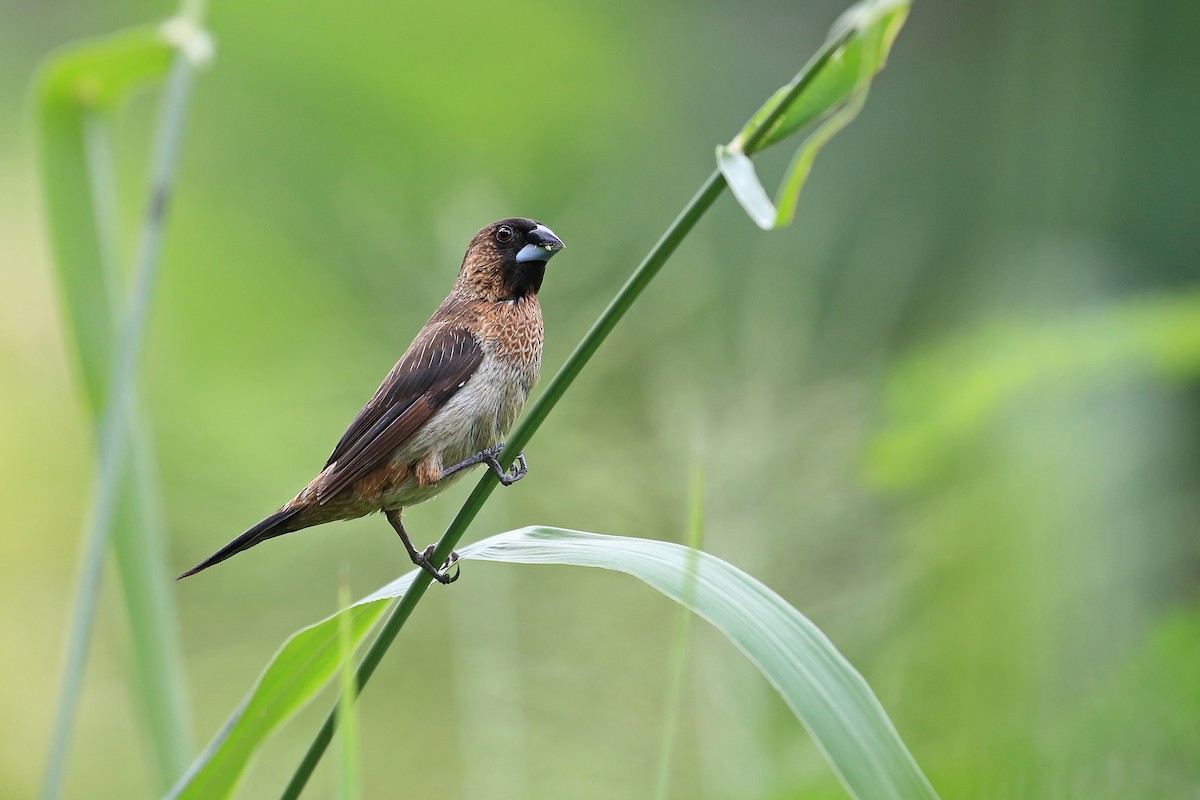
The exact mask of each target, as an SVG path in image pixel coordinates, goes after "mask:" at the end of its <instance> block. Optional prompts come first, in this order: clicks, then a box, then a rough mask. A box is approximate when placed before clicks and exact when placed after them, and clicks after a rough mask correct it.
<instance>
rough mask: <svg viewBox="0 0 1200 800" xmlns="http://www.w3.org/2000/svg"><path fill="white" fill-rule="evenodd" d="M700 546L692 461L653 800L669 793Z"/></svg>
mask: <svg viewBox="0 0 1200 800" xmlns="http://www.w3.org/2000/svg"><path fill="white" fill-rule="evenodd" d="M703 545H704V470H703V468H702V467H701V465H700V462H699V460H696V461H693V463H692V469H691V475H690V476H689V486H688V522H687V546H688V548H690V550H691V551H692V552H691V554H689V555H690V556H691V560H690V561H689V562H688V564H687V574H686V575H685V576H684V585H683V597H684V601H683V603H682V604H681V605H680V607H679V618H678V619H677V620H676V621H675V633H674V636H673V637H672V640H671V656H670V660H669V661H668V662H667V687H666V690H665V692H664V696H665V699H664V701H663V725H662V734H661V736H660V737H659V749H658V780H657V782H656V784H655V791H654V797H655V798H656V800H667V797H668V796H670V793H671V764H672V763H673V762H674V760H675V739H676V736H677V731H678V730H679V711H680V708H681V707H682V705H683V676H684V672H685V671H686V669H687V655H688V647H689V645H690V643H691V639H692V614H691V611H690V610H689V609H690V607H691V606H692V605H694V598H695V594H696V556H695V554H696V553H698V552H700V550H701V548H702V547H703Z"/></svg>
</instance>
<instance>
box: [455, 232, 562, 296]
mask: <svg viewBox="0 0 1200 800" xmlns="http://www.w3.org/2000/svg"><path fill="white" fill-rule="evenodd" d="M563 247H564V245H563V243H562V240H560V239H559V238H558V237H557V236H555V235H554V231H552V230H550V229H549V228H547V227H546V226H545V225H543V224H542V223H540V222H538V221H537V220H533V219H525V218H524V217H512V218H510V219H502V220H500V221H499V222H493V223H492V224H491V225H488V226H487V227H485V228H483V229H482V230H480V231H479V233H477V234H475V237H474V238H473V239H471V244H470V245H468V246H467V254H466V255H465V256H464V257H463V263H462V269H460V270H459V273H458V285H459V288H461V289H462V290H465V291H467V292H470V293H471V294H475V295H478V296H481V297H485V298H487V299H490V300H518V299H520V298H522V297H524V296H525V295H530V294H532V295H536V294H537V293H538V289H540V288H541V287H542V277H543V276H544V275H545V274H546V262H547V261H549V260H550V259H551V258H552V257H553V256H554V254H555V253H557V252H558V251H559V250H562V249H563Z"/></svg>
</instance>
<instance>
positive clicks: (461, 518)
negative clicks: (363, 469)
mask: <svg viewBox="0 0 1200 800" xmlns="http://www.w3.org/2000/svg"><path fill="white" fill-rule="evenodd" d="M885 1H886V2H891V3H899V4H902V5H903V6H904V8H905V9H907V6H908V3H907V0H885ZM876 2H879V0H867V2H866V3H860V4H859V5H858V6H855V7H853V8H852V9H851V11H853V10H854V9H857V8H859V7H860V6H863V5H872V6H873V5H874V4H875V3H876ZM848 13H850V12H848ZM845 18H846V17H845V15H843V19H845ZM895 31H898V27H896V28H894V30H893V34H892V35H894V32H895ZM851 35H853V28H852V27H851V28H850V29H848V31H847V32H846V33H844V34H841V35H840V36H838V37H836V38H834V39H833V40H831V41H830V42H827V43H826V45H825V46H824V47H822V49H821V50H820V51H819V52H818V53H817V54H816V55H815V56H814V57H813V58H812V59H811V60H810V61H809V63H808V64H806V65H805V66H804V68H803V69H801V70H800V73H799V74H798V75H797V76H796V78H795V80H793V81H792V83H791V84H789V85H788V86H787V87H786V88H785V90H783V91H782V93H778V96H779V100H778V101H777V102H775V103H774V105H772V104H771V103H770V102H768V104H767V106H766V107H764V109H763V110H761V111H759V112H758V113H757V114H756V115H755V118H754V124H752V125H751V126H748V127H747V128H746V129H743V131H742V133H740V134H739V135H738V137H737V141H739V142H740V143H741V147H742V150H743V151H744V152H746V153H753V152H755V151H756V150H757V149H759V148H760V147H761V146H762V145H763V143H764V142H766V141H767V137H768V135H770V136H773V137H776V139H775V140H777V138H778V134H777V132H776V130H775V125H776V123H777V122H778V121H779V120H780V119H782V118H783V116H784V115H785V114H786V113H787V112H788V111H789V109H791V108H792V106H793V104H794V103H795V102H796V101H797V99H798V98H800V97H802V95H803V93H804V90H805V88H806V87H808V86H809V85H810V83H811V82H812V77H813V75H815V73H816V72H817V71H819V70H820V69H821V68H822V67H823V65H824V64H825V62H826V61H828V59H829V58H830V57H831V56H832V55H833V53H834V52H835V51H836V49H837V47H839V46H840V45H841V44H842V43H843V41H844V39H843V37H849V36H851ZM889 44H890V42H889ZM725 186H726V182H725V178H724V176H723V175H722V174H721V171H720V170H719V169H718V170H717V171H715V172H713V173H712V174H711V175H709V177H708V179H707V180H706V181H705V182H704V184H703V185H702V186H701V187H700V189H699V191H697V192H696V194H695V195H694V196H693V197H692V199H691V200H690V201H689V202H688V204H687V205H686V206H685V207H684V209H683V211H681V212H680V213H679V216H677V217H676V218H675V220H674V221H673V222H672V223H671V225H670V226H669V227H668V228H667V230H666V232H665V233H664V234H663V235H662V237H661V238H660V239H659V240H658V241H657V242H656V243H655V244H654V246H653V247H652V248H651V250H650V252H649V253H648V254H647V255H646V257H645V258H644V259H642V262H641V263H640V264H639V265H638V266H637V268H636V269H635V270H634V272H633V274H632V275H631V276H630V277H629V279H628V280H627V281H626V282H625V285H624V286H622V287H621V289H620V290H619V291H618V292H617V294H616V296H615V297H614V298H613V299H612V302H610V303H609V304H608V307H607V308H605V309H604V311H603V312H602V313H601V315H600V317H599V319H597V320H596V322H595V323H594V324H593V325H592V327H591V329H590V330H589V331H588V332H587V333H586V334H585V335H584V337H583V339H582V340H580V342H579V344H578V345H576V347H575V349H574V350H573V351H572V352H571V355H570V356H568V357H567V360H566V362H565V363H564V364H563V366H562V367H561V368H560V369H559V371H558V372H557V373H556V374H555V376H554V378H553V379H551V381H550V384H549V386H547V387H546V391H545V392H544V393H543V394H542V396H541V397H539V398H538V400H537V402H536V403H534V404H533V407H532V408H531V409H530V410H529V412H528V413H527V414H526V415H525V417H524V418H523V419H522V420H521V422H520V423H518V425H517V427H516V428H515V429H514V430H513V432H512V435H511V436H509V438H508V442H507V444H506V446H505V448H504V452H502V453H501V454H500V457H499V458H500V460H501V461H502V462H503V463H506V464H507V463H510V462H511V461H512V460H513V459H515V458H516V456H517V453H519V452H521V450H522V449H524V447H525V445H526V444H528V442H529V440H530V439H531V438H532V437H533V435H534V433H536V432H537V429H538V428H539V427H541V424H542V423H543V422H544V421H545V419H546V417H547V416H549V414H550V412H551V411H552V410H553V408H554V406H555V405H557V404H558V401H559V400H560V399H562V396H563V394H565V393H566V391H567V389H568V388H569V387H570V385H571V384H572V383H573V382H574V381H575V378H576V377H577V376H578V375H579V373H580V372H581V371H582V370H583V368H584V366H586V365H587V362H588V361H590V360H591V358H592V356H593V355H595V353H596V351H597V350H598V349H600V345H601V344H603V342H604V340H605V339H607V338H608V335H609V334H610V333H612V331H613V329H614V328H615V327H616V325H617V323H618V322H620V321H621V318H622V317H624V316H625V314H626V312H628V311H629V309H630V308H631V307H632V306H633V304H634V302H635V301H636V300H637V298H638V297H640V296H641V294H642V292H643V291H645V289H646V287H647V286H648V285H649V284H650V282H651V281H652V280H654V277H655V276H656V275H657V274H658V272H659V270H661V269H662V267H663V265H664V264H665V263H666V262H667V259H669V258H670V257H671V255H672V254H673V253H674V252H675V249H676V248H677V247H679V244H680V242H682V241H683V240H684V238H686V237H687V235H688V233H690V232H691V230H692V228H693V227H695V225H696V223H697V222H698V221H699V220H700V218H701V217H703V216H704V214H705V212H707V211H708V209H709V208H710V207H711V206H712V204H713V203H714V202H716V199H717V198H718V197H720V195H721V192H723V191H724V190H725ZM497 485H499V482H498V481H497V480H496V479H495V476H494V475H490V474H489V475H484V476H483V477H482V478H481V479H480V480H479V482H478V483H477V484H475V488H474V489H473V490H472V491H471V494H470V495H469V496H468V497H467V499H466V501H465V502H464V503H463V505H462V507H461V508H460V509H459V511H458V514H457V515H455V517H454V519H453V520H452V521H451V523H450V525H449V527H447V529H446V532H445V533H444V534H442V538H441V539H439V540H438V544H437V546H436V547H435V548H434V552H433V554H432V555H431V556H430V558H431V560H433V562H434V563H435V564H440V563H442V562H443V561H445V560H446V559H447V558H448V557H449V555H450V553H451V551H453V550H454V547H455V546H456V545H457V544H458V542H459V540H460V539H461V538H462V537H463V535H464V534H465V533H466V531H467V527H468V526H469V525H470V524H471V522H472V521H473V520H474V519H475V517H476V516H477V515H478V514H479V510H480V509H481V508H482V507H483V504H484V503H485V502H486V501H487V499H488V497H489V496H490V495H491V493H492V492H493V491H494V490H495V488H496V486H497ZM431 580H432V578H430V577H429V575H427V574H424V575H418V576H417V577H416V579H415V580H414V581H413V583H412V586H411V587H410V588H409V589H408V591H406V592H405V594H404V596H403V597H402V598H401V599H400V602H399V604H398V605H397V606H396V608H395V610H393V612H392V614H391V616H389V617H388V619H387V621H386V622H385V623H384V625H383V628H382V629H381V630H380V632H379V636H378V637H377V638H376V640H375V641H374V642H372V643H371V646H370V647H369V648H368V649H367V652H366V655H365V656H363V660H362V662H361V663H360V664H359V667H358V672H357V677H358V689H359V693H360V694H361V692H362V690H363V687H365V686H366V684H367V681H369V680H370V679H371V675H372V674H374V672H375V668H376V667H378V666H379V662H380V661H381V660H382V659H383V656H384V654H385V653H386V652H387V650H388V648H389V647H391V645H392V642H394V641H395V639H396V636H397V635H398V634H399V633H400V630H401V629H402V628H403V627H404V623H405V622H406V621H407V620H408V618H409V616H410V615H411V614H412V612H413V609H414V608H415V607H416V605H417V603H419V602H420V601H421V598H422V597H423V596H424V595H425V591H426V590H427V589H428V588H429V583H430V581H431ZM336 727H337V716H336V709H335V710H334V711H331V712H330V713H329V715H328V716H326V718H325V722H324V723H323V724H322V725H321V728H320V730H318V731H317V734H316V736H315V737H314V738H313V741H312V744H311V745H310V746H309V748H308V751H307V752H306V753H305V754H304V757H303V759H301V761H300V764H299V765H298V766H297V768H296V772H295V773H294V774H293V775H292V779H291V781H289V782H288V785H287V786H286V787H285V788H284V791H283V794H282V795H281V797H282V798H283V800H294V799H295V798H297V797H299V796H300V792H301V791H303V789H304V786H305V784H306V783H307V782H308V779H309V777H311V775H312V773H313V770H315V769H316V766H317V764H318V763H319V762H320V760H321V757H322V756H323V755H324V753H325V750H326V748H328V747H329V743H330V741H331V740H332V738H333V732H334V729H335V728H336Z"/></svg>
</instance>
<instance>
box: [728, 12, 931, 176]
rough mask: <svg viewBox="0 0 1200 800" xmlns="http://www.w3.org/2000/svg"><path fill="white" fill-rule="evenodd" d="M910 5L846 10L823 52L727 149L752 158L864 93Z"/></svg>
mask: <svg viewBox="0 0 1200 800" xmlns="http://www.w3.org/2000/svg"><path fill="white" fill-rule="evenodd" d="M911 5H912V3H911V0H863V1H862V2H860V3H856V4H855V5H853V6H851V7H850V8H849V9H847V10H846V12H845V13H843V14H842V16H840V17H839V18H838V20H837V22H835V23H834V24H833V27H832V28H830V29H829V35H828V36H827V37H826V38H825V47H824V48H823V49H822V52H821V53H820V54H818V56H817V57H815V58H814V59H813V60H812V61H811V62H809V64H808V65H806V66H805V67H804V69H802V70H801V71H800V73H799V74H798V75H797V76H796V77H795V78H794V79H793V80H792V81H791V83H789V84H788V85H787V86H784V87H783V88H781V89H779V90H778V91H777V92H775V94H773V95H771V97H770V98H769V99H768V100H767V102H766V103H764V104H763V106H762V108H760V109H759V110H758V111H757V112H755V114H754V116H752V117H751V118H750V121H749V122H748V123H746V126H745V128H743V129H742V132H741V133H739V134H738V135H737V137H736V138H735V139H734V140H733V142H731V143H730V147H732V148H734V149H738V150H740V149H745V150H746V151H747V153H748V154H749V155H753V154H754V153H756V152H758V151H759V150H762V149H764V148H766V147H769V146H771V145H773V144H775V143H776V142H781V141H783V140H784V139H786V138H787V137H789V136H791V135H792V134H793V133H796V132H797V131H799V130H800V129H801V128H804V127H806V126H807V125H809V124H811V123H812V122H815V121H816V120H818V119H820V118H821V117H823V116H825V115H826V114H828V113H830V112H831V111H833V110H834V109H835V108H837V107H838V106H840V105H842V104H843V103H846V102H847V101H849V100H850V98H851V97H852V96H853V95H855V94H857V93H858V92H859V91H861V90H863V89H865V88H867V86H868V85H869V84H870V82H871V78H873V77H874V76H875V74H876V73H878V72H879V71H880V70H881V69H883V67H884V64H885V63H886V62H887V56H888V53H889V52H890V51H891V49H892V43H893V42H895V41H896V36H897V35H898V34H899V33H900V28H902V27H903V26H904V21H905V20H906V19H907V18H908V12H909V9H910V7H911ZM826 50H831V51H832V52H829V53H828V54H827V57H826V58H824V59H822V58H821V57H820V56H821V55H824V54H826ZM802 82H803V83H805V84H806V85H805V86H804V87H803V91H802V92H800V93H798V94H797V95H795V96H794V97H792V98H791V99H788V94H789V92H790V90H791V89H793V88H794V87H795V86H796V85H797V84H800V83H802ZM781 102H787V104H788V105H787V108H786V109H785V110H784V112H783V114H782V116H780V117H779V118H778V119H777V120H776V121H775V122H773V123H772V124H771V128H770V130H768V131H767V132H766V133H765V134H762V135H761V138H759V139H757V141H755V143H754V146H753V147H745V148H743V147H742V143H744V142H747V141H750V140H751V134H753V133H755V131H756V129H757V128H758V127H759V125H761V124H762V122H763V121H764V120H765V119H767V118H768V117H769V116H770V114H771V112H772V111H773V110H774V109H775V107H776V106H777V105H779V104H780V103H781Z"/></svg>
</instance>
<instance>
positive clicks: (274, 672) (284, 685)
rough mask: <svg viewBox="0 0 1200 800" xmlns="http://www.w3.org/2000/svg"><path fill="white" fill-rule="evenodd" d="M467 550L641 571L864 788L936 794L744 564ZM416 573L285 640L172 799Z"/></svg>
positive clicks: (219, 781) (281, 705)
mask: <svg viewBox="0 0 1200 800" xmlns="http://www.w3.org/2000/svg"><path fill="white" fill-rule="evenodd" d="M460 555H461V557H462V558H463V559H464V560H479V561H503V562H509V563H521V564H567V565H575V566H581V567H600V568H603V569H610V570H616V571H618V572H625V573H628V574H630V575H633V576H634V577H637V578H639V579H641V580H643V581H645V582H646V583H648V584H650V585H651V586H653V587H654V588H656V589H658V590H659V591H660V592H662V593H663V594H665V595H667V596H668V597H670V598H671V599H673V600H675V601H676V602H681V603H684V604H685V605H687V606H688V607H689V608H691V609H692V610H693V611H694V612H695V613H697V614H698V615H699V616H701V617H703V618H704V619H706V620H708V621H709V622H710V623H712V624H713V625H714V626H715V627H716V628H717V629H718V630H720V631H721V632H722V633H724V634H725V635H726V636H728V637H729V638H730V640H731V641H732V642H733V643H734V644H735V645H736V646H737V647H738V649H740V650H741V651H742V652H743V653H744V654H745V655H746V657H747V658H749V659H750V661H751V662H753V663H754V664H755V666H757V667H758V668H759V670H761V671H762V673H763V675H764V676H765V677H766V678H767V680H768V681H769V682H770V683H771V685H772V686H774V687H775V688H776V690H778V691H779V693H780V695H782V697H783V699H784V701H785V702H786V703H787V704H788V706H789V707H790V708H791V709H792V710H793V711H794V712H795V713H796V716H797V717H799V719H800V721H801V722H802V723H803V724H804V726H805V727H806V728H807V729H808V731H809V732H810V733H811V734H812V736H813V739H814V740H815V741H816V743H817V745H818V747H820V748H821V750H822V752H824V754H825V755H826V757H827V758H828V760H829V762H830V765H831V766H832V767H833V768H834V770H835V771H836V772H837V774H838V776H839V777H840V778H841V780H842V782H843V783H844V784H845V786H846V788H847V790H848V791H849V792H850V794H851V795H852V796H854V797H859V798H872V799H874V798H897V799H898V800H899V799H900V798H904V799H906V800H907V799H909V798H935V797H937V795H936V793H935V792H934V791H933V788H932V787H931V786H930V784H929V782H928V781H927V780H926V778H925V776H924V775H923V774H922V773H921V770H920V768H919V767H918V766H917V765H916V763H915V762H914V761H913V758H912V756H911V755H910V754H909V752H908V750H907V749H906V748H905V747H904V744H903V742H901V740H900V737H899V735H898V734H897V733H896V730H895V728H894V727H893V726H892V723H891V721H890V720H889V719H888V717H887V714H886V713H885V712H884V710H883V708H882V706H880V704H879V701H878V700H877V699H876V697H875V695H874V694H873V693H872V692H871V689H870V687H868V686H867V683H866V681H864V680H863V678H862V676H861V675H859V674H858V672H857V671H855V669H854V667H852V666H851V665H850V663H849V662H848V661H846V659H845V658H844V657H843V656H842V655H841V654H840V653H839V652H838V651H837V649H836V648H835V647H834V646H833V644H832V643H831V642H830V641H829V639H827V638H826V637H825V635H824V634H822V633H821V631H820V630H818V629H817V627H816V626H815V625H813V624H812V622H810V621H809V620H808V619H806V618H805V617H804V616H803V615H802V614H800V612H798V611H796V610H795V609H794V608H792V607H791V606H790V605H788V603H787V601H785V600H784V599H783V598H782V597H780V596H779V595H778V594H776V593H775V592H773V591H771V590H770V589H768V588H767V587H766V586H764V585H763V584H761V583H759V582H758V581H757V580H755V579H754V578H752V577H751V576H749V575H747V574H746V573H744V572H742V571H741V570H739V569H738V568H736V567H734V566H732V565H730V564H727V563H725V562H724V561H721V560H720V559H718V558H716V557H714V556H711V555H708V554H707V553H704V552H701V551H696V550H692V549H690V548H687V547H684V546H682V545H678V544H673V543H670V542H660V541H653V540H649V539H633V538H626V537H619V536H602V535H599V534H594V533H582V532H579V531H569V530H563V529H560V528H523V529H521V530H517V531H511V532H509V533H502V534H499V535H497V536H493V537H491V538H489V539H485V540H483V541H481V542H478V543H476V544H473V545H470V546H468V547H466V548H464V549H463V550H462V551H461V553H460ZM416 574H417V573H416V571H415V570H414V571H413V572H410V573H408V574H406V575H404V576H403V577H401V578H399V579H397V580H396V581H394V582H392V583H390V584H388V585H387V586H385V587H383V588H382V589H380V590H379V591H377V592H375V593H374V594H372V595H370V596H368V597H366V598H364V599H362V600H360V601H359V602H358V603H356V604H355V605H353V606H351V607H350V608H348V609H345V610H343V611H342V612H341V613H340V614H338V615H334V616H333V617H330V618H328V619H326V620H324V621H322V622H319V623H317V624H316V625H313V626H311V627H309V628H305V629H304V630H302V631H300V632H299V633H297V634H295V635H294V636H292V638H290V639H289V640H288V641H287V642H286V643H285V644H284V646H283V648H282V649H281V650H280V651H279V653H278V654H277V655H276V656H275V658H274V659H273V660H272V662H271V664H270V665H269V666H268V667H267V670H266V672H264V673H263V676H262V678H260V680H259V682H258V684H257V685H256V686H255V688H254V690H253V691H252V692H251V694H250V696H249V697H247V698H246V700H245V701H244V702H243V703H242V706H241V707H240V708H239V710H238V711H237V712H236V713H235V714H234V717H233V718H232V719H231V720H230V721H229V723H227V724H226V726H225V729H224V730H223V731H222V733H221V734H220V735H219V736H218V737H217V739H216V741H214V742H213V744H212V745H211V746H210V747H209V748H208V750H207V751H206V752H205V753H204V755H202V756H201V758H200V759H199V760H198V761H197V762H196V764H195V765H193V767H192V770H191V772H190V773H189V775H188V776H187V777H186V778H185V779H184V781H183V782H181V785H180V786H179V787H177V789H176V791H175V792H174V793H173V794H172V797H224V796H226V795H227V794H228V793H229V792H230V791H232V789H233V786H234V784H235V783H236V781H237V779H238V777H239V776H240V774H241V771H242V769H243V768H244V767H245V765H246V764H247V763H248V762H249V760H250V758H251V756H252V755H253V753H254V751H255V750H256V749H257V748H258V746H259V745H260V744H261V743H262V742H263V741H264V740H265V739H266V737H267V736H268V735H269V734H270V733H271V731H273V730H274V729H275V728H276V727H277V726H278V725H279V724H281V723H282V722H283V721H284V720H285V719H286V718H287V717H288V716H290V715H291V714H292V713H294V712H295V711H296V710H297V709H299V708H300V707H301V706H302V705H303V704H304V703H305V702H307V701H308V700H310V699H311V698H312V697H313V696H315V695H316V694H317V692H319V691H320V690H321V688H322V687H323V686H324V685H325V684H326V683H327V682H328V681H330V680H331V679H332V678H333V677H334V675H336V674H337V670H338V663H337V662H338V661H339V652H341V650H344V649H345V648H341V649H339V646H338V625H339V617H341V616H342V615H348V616H349V619H350V621H351V625H350V628H351V630H352V633H353V637H352V638H353V641H354V642H355V643H357V642H359V641H361V640H362V638H363V637H365V636H366V634H367V632H368V630H369V628H370V626H371V625H372V624H373V622H374V621H375V619H377V618H378V617H379V616H380V615H381V614H382V612H383V610H384V608H385V606H386V605H387V603H388V601H390V600H391V599H392V598H395V597H399V596H401V595H403V594H404V592H406V591H407V590H408V588H409V587H410V586H411V585H412V581H413V578H414V577H415V576H416Z"/></svg>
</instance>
